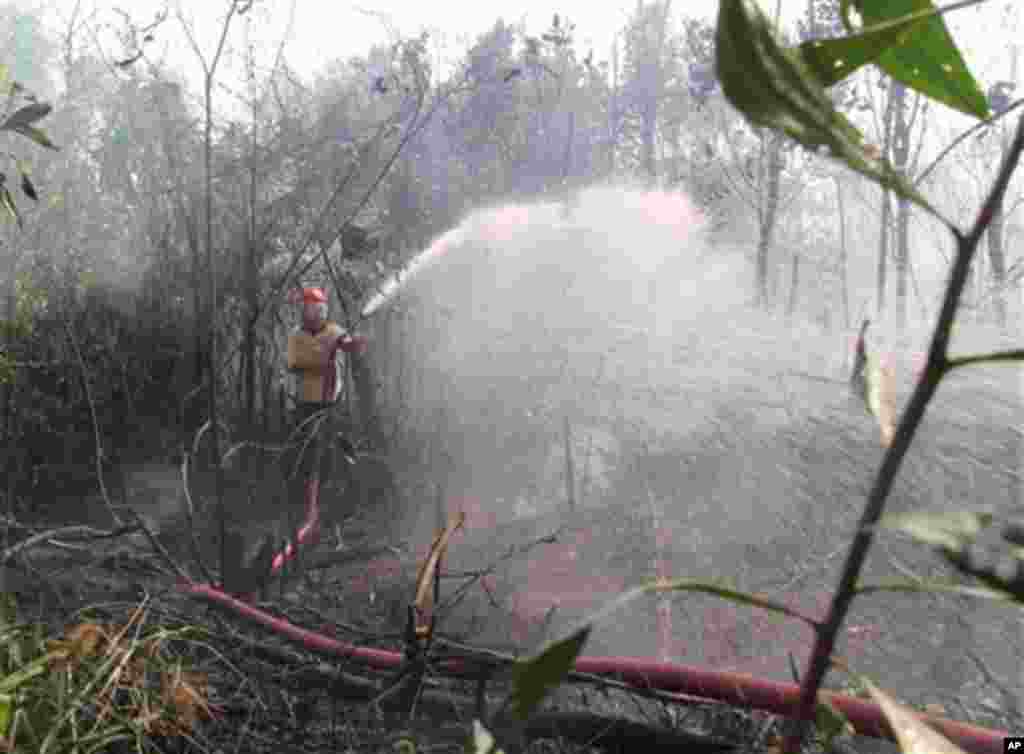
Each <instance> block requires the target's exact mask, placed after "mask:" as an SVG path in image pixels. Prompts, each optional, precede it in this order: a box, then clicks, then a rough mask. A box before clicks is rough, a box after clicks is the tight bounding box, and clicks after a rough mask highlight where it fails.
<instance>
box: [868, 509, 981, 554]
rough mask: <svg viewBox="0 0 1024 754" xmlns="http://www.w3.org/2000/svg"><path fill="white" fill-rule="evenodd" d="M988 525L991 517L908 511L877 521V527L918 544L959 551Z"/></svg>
mask: <svg viewBox="0 0 1024 754" xmlns="http://www.w3.org/2000/svg"><path fill="white" fill-rule="evenodd" d="M992 521H993V517H992V514H991V513H975V512H973V511H948V512H945V513H929V512H923V511H912V512H910V513H887V514H885V515H883V516H882V517H881V518H880V519H879V521H878V524H877V527H878V528H880V529H888V530H890V531H902V532H904V533H905V534H909V535H910V536H911V537H913V538H914V539H916V540H917V541H918V542H924V543H925V544H929V545H935V546H937V547H942V548H944V549H947V550H953V551H960V550H962V549H963V548H964V547H965V546H966V545H968V544H970V543H971V542H972V541H973V540H974V538H975V537H977V536H978V534H979V533H980V532H981V530H982V529H985V528H987V527H989V526H991V525H992Z"/></svg>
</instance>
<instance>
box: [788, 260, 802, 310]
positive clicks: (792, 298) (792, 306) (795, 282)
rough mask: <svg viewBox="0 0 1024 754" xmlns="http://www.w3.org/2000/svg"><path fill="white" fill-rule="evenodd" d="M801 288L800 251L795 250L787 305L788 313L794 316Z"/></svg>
mask: <svg viewBox="0 0 1024 754" xmlns="http://www.w3.org/2000/svg"><path fill="white" fill-rule="evenodd" d="M799 288H800V252H799V251H794V252H793V266H792V274H791V275H790V279H789V305H788V306H787V307H786V314H787V316H789V317H792V316H793V314H794V313H795V312H796V303H797V291H798V290H799Z"/></svg>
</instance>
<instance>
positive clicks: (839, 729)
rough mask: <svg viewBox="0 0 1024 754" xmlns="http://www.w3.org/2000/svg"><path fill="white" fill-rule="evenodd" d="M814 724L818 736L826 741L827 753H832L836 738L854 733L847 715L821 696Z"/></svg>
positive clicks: (816, 708)
mask: <svg viewBox="0 0 1024 754" xmlns="http://www.w3.org/2000/svg"><path fill="white" fill-rule="evenodd" d="M814 722H815V725H816V727H817V729H818V734H819V735H820V737H821V738H822V739H823V740H824V744H825V747H824V748H825V751H832V741H833V740H834V739H835V738H837V737H839V736H841V735H843V734H846V733H849V734H853V733H854V728H853V726H852V725H851V724H850V721H849V719H848V718H847V717H846V715H844V714H843V713H842V712H841V711H840V710H838V709H836V708H835V707H833V706H832V704H831V703H829V702H828V701H826V700H825V698H824V697H821V696H820V695H819V698H818V701H817V703H816V704H815V705H814Z"/></svg>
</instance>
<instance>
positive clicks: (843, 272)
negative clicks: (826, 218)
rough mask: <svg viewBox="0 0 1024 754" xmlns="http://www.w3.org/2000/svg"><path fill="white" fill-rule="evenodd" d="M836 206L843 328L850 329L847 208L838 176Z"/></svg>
mask: <svg viewBox="0 0 1024 754" xmlns="http://www.w3.org/2000/svg"><path fill="white" fill-rule="evenodd" d="M835 182H836V205H837V207H838V209H839V284H840V285H841V286H842V287H843V327H845V328H847V329H849V328H850V283H849V279H848V278H849V270H848V267H849V264H848V252H847V248H846V206H845V202H844V201H843V182H842V180H841V179H840V178H839V177H838V176H836V178H835Z"/></svg>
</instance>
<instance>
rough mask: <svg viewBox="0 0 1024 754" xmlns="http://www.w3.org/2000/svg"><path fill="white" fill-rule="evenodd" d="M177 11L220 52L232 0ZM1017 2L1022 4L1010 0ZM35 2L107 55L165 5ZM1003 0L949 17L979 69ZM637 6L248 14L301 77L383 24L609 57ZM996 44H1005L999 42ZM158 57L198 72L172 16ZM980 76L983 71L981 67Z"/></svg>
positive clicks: (793, 8)
mask: <svg viewBox="0 0 1024 754" xmlns="http://www.w3.org/2000/svg"><path fill="white" fill-rule="evenodd" d="M168 2H169V3H170V5H171V8H172V9H173V8H175V7H180V8H181V9H182V10H183V11H184V13H185V14H186V15H187V16H189V17H191V18H192V19H193V20H194V22H195V23H196V25H197V27H198V28H199V38H200V42H201V46H202V48H203V50H204V53H206V54H207V55H209V54H210V53H211V52H212V50H213V49H214V48H215V43H216V36H217V34H218V33H219V26H220V24H219V19H220V18H222V17H223V15H224V11H225V10H226V8H227V7H228V3H229V2H230V0H168ZM776 2H777V0H761V3H762V7H764V8H765V9H766V10H767V11H768V12H769V13H772V14H774V12H775V9H776ZM1009 2H1010V3H1011V4H1014V5H1015V4H1016V3H1014V2H1013V0H1009ZM22 4H23V5H27V6H30V7H39V8H42V9H43V10H44V11H45V14H46V19H47V24H48V25H49V26H50V27H51V28H52V29H53V30H54V31H64V29H65V28H66V24H67V20H68V19H69V18H70V17H71V15H72V13H73V12H74V9H75V7H76V6H78V7H80V10H79V18H80V19H81V18H85V19H89V21H90V25H91V27H92V28H93V29H96V34H97V37H98V38H99V39H100V41H101V42H102V43H103V45H104V47H106V48H107V50H108V52H109V54H112V55H113V54H115V53H116V46H115V42H116V38H115V37H113V35H112V34H111V33H110V32H109V30H104V28H103V27H104V24H111V23H113V24H115V25H120V17H119V16H118V15H117V14H116V13H114V12H113V9H114V8H117V7H120V8H122V9H125V10H128V11H130V12H131V14H132V16H133V17H134V18H135V19H137V20H138V21H140V22H145V21H148V20H149V19H151V18H152V16H153V14H154V13H155V12H156V11H157V10H158V9H160V8H162V7H166V5H167V3H166V2H160V1H158V0H34V2H33V1H32V0H28V2H24V3H22ZM1007 4H1008V2H1007V0H989V1H988V2H986V3H984V5H983V6H981V7H980V8H970V9H967V10H963V11H958V12H957V13H954V14H952V15H951V16H949V17H948V18H950V20H951V22H952V23H953V24H954V28H955V31H954V34H955V36H956V37H957V41H958V42H960V43H961V45H962V47H963V48H965V51H966V53H967V54H968V56H969V57H970V58H975V59H976V60H970V61H969V62H971V63H975V62H976V63H977V64H978V65H979V67H980V68H981V69H986V68H989V67H990V64H991V63H992V58H993V56H996V55H998V54H999V50H998V49H996V48H997V47H999V46H1001V45H1003V44H1004V43H1005V42H1006V41H1008V39H1009V29H1008V28H1007V25H1006V23H1005V20H1004V18H1002V16H1003V14H1004V11H1003V8H1005V7H1006V6H1007ZM673 7H674V13H675V15H676V16H677V17H678V16H679V15H680V14H681V13H686V15H688V16H694V17H704V18H707V19H710V20H713V18H714V16H715V14H716V12H717V8H718V3H717V1H716V0H676V2H675V3H674V6H673ZM293 8H294V16H293V21H292V24H291V33H290V34H287V36H286V33H287V31H288V26H289V16H291V15H292V9H293ZM635 8H636V0H617V1H615V0H613V1H612V2H594V0H513V1H512V2H509V1H507V0H503V1H501V2H499V1H498V0H473V1H471V2H463V1H461V0H440V1H438V0H434V1H433V2H432V1H431V0H376V1H375V0H363V1H362V2H351V1H349V0H294V2H293V1H292V0H255V5H254V10H253V11H252V12H251V13H250V14H249V15H250V16H251V33H252V37H253V39H255V40H258V46H257V56H258V58H259V59H260V60H261V62H263V63H264V64H267V65H269V63H270V62H271V60H272V59H273V56H274V53H275V51H276V45H277V44H278V43H280V40H281V39H282V37H286V41H287V47H286V55H287V57H288V59H289V60H290V62H291V63H292V65H293V66H294V67H295V68H296V69H297V70H298V71H300V72H301V73H302V74H303V75H304V76H311V75H312V74H313V73H314V72H316V71H317V70H319V69H321V68H322V67H323V65H324V64H325V63H327V62H328V61H329V60H331V59H333V58H347V57H349V56H352V55H362V54H364V53H365V52H366V51H367V49H368V48H369V46H370V45H371V44H372V43H374V42H384V41H386V40H387V38H388V32H387V29H386V27H385V24H384V23H382V20H384V21H386V22H387V23H389V24H391V25H392V26H393V28H395V29H396V30H397V31H399V32H401V33H404V34H413V33H416V32H418V31H420V30H421V29H438V28H440V29H441V30H443V32H444V37H445V41H446V43H447V45H448V46H449V49H450V51H449V53H448V55H449V57H454V56H455V55H457V54H458V51H459V50H461V49H464V46H465V43H466V42H467V41H471V40H472V39H473V38H475V37H476V36H477V35H479V34H482V33H483V32H485V31H486V30H487V29H489V28H490V27H491V26H492V25H493V24H494V22H495V20H496V19H497V18H498V17H499V16H503V17H504V18H505V20H506V21H509V22H518V21H520V20H525V21H526V23H527V27H528V29H529V30H530V31H531V32H534V33H537V32H540V31H542V30H543V29H545V28H547V27H548V25H549V24H550V22H551V16H552V14H553V13H554V12H556V11H557V12H559V13H560V14H561V15H562V16H563V17H567V18H569V19H570V20H571V21H573V22H574V23H575V24H576V30H577V31H576V37H577V41H578V43H579V45H580V46H581V48H582V50H581V52H583V53H585V52H586V49H587V48H588V47H590V46H593V47H594V49H595V58H597V59H605V58H607V57H608V50H609V48H610V46H611V43H612V39H613V37H614V35H615V33H616V32H617V31H618V30H620V29H621V28H622V26H623V25H624V23H625V21H626V19H627V18H628V16H629V15H630V13H632V12H633V10H634V9H635ZM805 8H806V0H781V9H782V16H783V23H784V25H789V24H791V23H792V21H793V19H795V18H796V17H797V16H798V15H800V14H801V13H803V12H804V9H805ZM245 26H246V24H245V23H244V21H243V22H238V20H237V19H236V25H235V26H234V33H233V34H232V35H231V37H230V40H229V41H230V43H231V44H233V46H234V47H235V49H236V51H240V50H241V49H242V48H243V46H244V35H245ZM960 27H966V28H967V29H968V33H967V34H963V33H958V32H959V29H960ZM995 40H998V41H999V42H1000V45H994V44H993V43H994V41H995ZM147 51H148V52H149V53H150V54H151V55H152V56H153V57H156V58H161V57H164V58H165V59H166V60H167V61H168V62H169V63H170V64H171V65H172V66H174V67H180V68H182V69H183V70H186V71H187V72H189V73H191V72H192V71H194V70H196V66H195V64H194V61H193V60H192V57H193V56H192V54H191V51H190V49H189V47H188V45H187V44H186V43H185V42H184V38H183V36H182V33H181V27H180V24H179V23H177V22H176V21H175V20H174V19H173V18H172V19H171V20H170V21H169V22H167V23H165V24H164V26H163V28H161V30H160V31H159V32H158V40H157V42H156V44H154V45H152V46H150V47H148V48H147ZM979 73H980V74H982V75H983V70H979Z"/></svg>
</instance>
